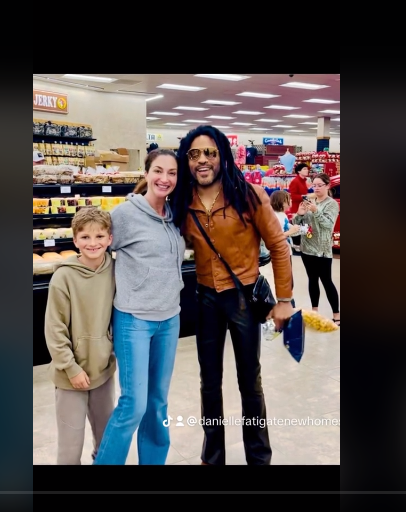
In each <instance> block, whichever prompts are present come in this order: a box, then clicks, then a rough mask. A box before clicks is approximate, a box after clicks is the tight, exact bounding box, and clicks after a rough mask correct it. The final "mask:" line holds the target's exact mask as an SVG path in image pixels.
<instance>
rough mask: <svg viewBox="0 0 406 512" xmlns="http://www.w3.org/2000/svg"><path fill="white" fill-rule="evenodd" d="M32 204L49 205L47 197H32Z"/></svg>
mask: <svg viewBox="0 0 406 512" xmlns="http://www.w3.org/2000/svg"><path fill="white" fill-rule="evenodd" d="M32 206H49V199H43V198H38V197H34V198H33V200H32Z"/></svg>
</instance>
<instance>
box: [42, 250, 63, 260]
mask: <svg viewBox="0 0 406 512" xmlns="http://www.w3.org/2000/svg"><path fill="white" fill-rule="evenodd" d="M42 259H43V260H47V261H53V260H61V259H62V256H61V255H60V254H58V253H57V252H54V251H50V252H44V254H43V255H42Z"/></svg>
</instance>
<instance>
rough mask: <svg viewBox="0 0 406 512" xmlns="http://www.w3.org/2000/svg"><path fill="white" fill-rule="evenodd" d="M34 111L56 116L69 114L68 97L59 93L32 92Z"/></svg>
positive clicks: (36, 90)
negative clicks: (52, 113) (50, 113)
mask: <svg viewBox="0 0 406 512" xmlns="http://www.w3.org/2000/svg"><path fill="white" fill-rule="evenodd" d="M32 101H33V109H34V110H41V111H43V112H55V113H56V114H67V113H68V95H67V94H61V93H59V92H49V91H39V90H38V89H34V90H33V92H32Z"/></svg>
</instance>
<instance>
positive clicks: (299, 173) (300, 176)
mask: <svg viewBox="0 0 406 512" xmlns="http://www.w3.org/2000/svg"><path fill="white" fill-rule="evenodd" d="M309 172H310V169H309V166H308V165H307V164H305V163H301V164H298V165H297V166H296V167H295V173H296V178H293V180H291V182H290V185H289V193H290V197H291V198H292V206H291V208H290V213H293V214H296V213H297V209H298V208H299V204H300V203H301V202H302V201H303V196H305V195H307V196H308V197H309V198H310V197H311V194H309V192H308V186H307V179H308V177H309ZM292 246H293V247H294V248H295V250H299V248H300V236H293V237H292Z"/></svg>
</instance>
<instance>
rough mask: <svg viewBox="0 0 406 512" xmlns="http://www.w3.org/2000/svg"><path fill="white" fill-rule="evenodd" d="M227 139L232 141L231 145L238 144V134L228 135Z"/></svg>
mask: <svg viewBox="0 0 406 512" xmlns="http://www.w3.org/2000/svg"><path fill="white" fill-rule="evenodd" d="M227 139H228V140H229V141H230V146H231V147H233V146H236V147H237V146H238V136H237V135H227Z"/></svg>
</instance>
